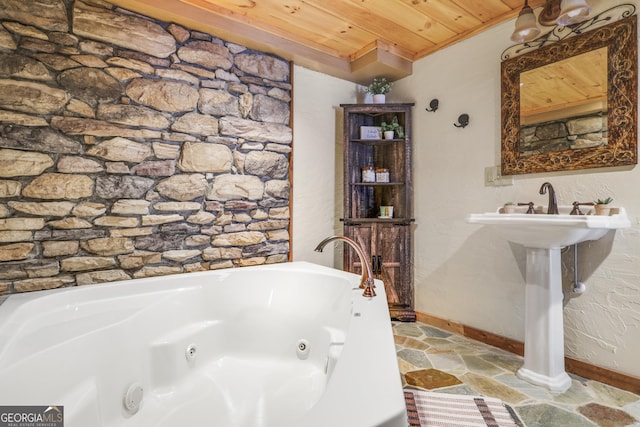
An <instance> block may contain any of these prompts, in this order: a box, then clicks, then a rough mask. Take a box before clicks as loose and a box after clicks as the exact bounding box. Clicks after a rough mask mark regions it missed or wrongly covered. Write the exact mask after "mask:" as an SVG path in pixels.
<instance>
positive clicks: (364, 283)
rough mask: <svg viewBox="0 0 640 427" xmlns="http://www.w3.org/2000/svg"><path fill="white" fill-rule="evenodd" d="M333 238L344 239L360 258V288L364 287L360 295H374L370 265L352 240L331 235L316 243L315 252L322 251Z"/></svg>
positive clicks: (370, 296)
mask: <svg viewBox="0 0 640 427" xmlns="http://www.w3.org/2000/svg"><path fill="white" fill-rule="evenodd" d="M333 240H344V242H345V243H348V244H349V246H351V247H352V248H353V249H355V251H356V252H357V254H358V258H360V265H361V266H362V278H361V279H360V288H361V289H364V293H363V294H362V296H364V297H368V298H372V297H375V296H376V293H375V291H374V290H373V288H374V287H375V285H374V284H373V274H372V273H371V266H370V265H369V263H367V261H366V258H367V257H366V256H365V254H364V251H363V250H362V248H361V247H360V246H359V245H358V244H357V243H356V242H355V241H353V240H351V239H350V238H348V237H346V236H331V237H327V238H326V239H324V240H323V241H322V242H320V243H318V246H316V248H315V249H314V250H315V251H316V252H322V249H323V248H324V247H325V246H326V244H327V243H329V242H331V241H333Z"/></svg>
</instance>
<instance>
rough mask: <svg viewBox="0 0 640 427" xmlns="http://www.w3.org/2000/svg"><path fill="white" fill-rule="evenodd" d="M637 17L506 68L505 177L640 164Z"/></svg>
mask: <svg viewBox="0 0 640 427" xmlns="http://www.w3.org/2000/svg"><path fill="white" fill-rule="evenodd" d="M636 40H637V36H636V17H635V16H631V17H629V18H625V19H623V20H620V21H618V22H616V23H613V24H608V25H606V26H603V27H600V28H598V29H596V30H592V31H588V32H585V33H583V34H580V35H577V36H575V37H571V38H568V39H565V40H561V41H559V42H556V43H553V44H550V45H547V46H544V47H542V48H539V49H537V50H533V51H530V52H527V53H524V54H522V55H520V56H517V57H515V58H511V59H507V60H505V61H504V62H503V63H502V126H503V128H502V173H503V174H505V175H513V174H524V173H534V172H548V171H558V170H573V169H586V168H596V167H607V166H620V165H629V164H636V163H637V141H636V135H637V129H636V122H637V102H636V101H637V41H636Z"/></svg>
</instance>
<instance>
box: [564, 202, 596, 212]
mask: <svg viewBox="0 0 640 427" xmlns="http://www.w3.org/2000/svg"><path fill="white" fill-rule="evenodd" d="M593 205H594V203H593V202H577V201H576V202H573V209H571V213H570V214H569V215H584V214H583V213H582V211H581V210H580V206H593Z"/></svg>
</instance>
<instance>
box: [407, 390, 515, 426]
mask: <svg viewBox="0 0 640 427" xmlns="http://www.w3.org/2000/svg"><path fill="white" fill-rule="evenodd" d="M404 398H405V400H406V402H407V414H408V415H409V426H410V427H522V426H523V424H522V423H521V422H520V420H518V417H517V416H516V415H515V414H513V413H512V410H511V408H507V407H505V405H504V404H503V403H502V401H501V400H500V399H494V398H491V397H484V396H464V395H460V394H446V393H435V392H431V391H422V390H405V391H404Z"/></svg>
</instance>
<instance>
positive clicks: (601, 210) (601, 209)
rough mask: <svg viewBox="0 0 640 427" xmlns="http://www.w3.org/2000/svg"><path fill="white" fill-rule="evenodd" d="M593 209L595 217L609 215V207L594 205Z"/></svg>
mask: <svg viewBox="0 0 640 427" xmlns="http://www.w3.org/2000/svg"><path fill="white" fill-rule="evenodd" d="M594 208H595V210H596V215H602V216H609V215H610V214H611V207H610V206H609V205H602V204H596V205H595V206H594Z"/></svg>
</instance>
